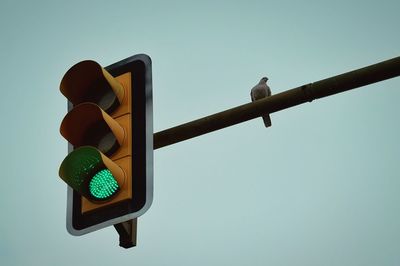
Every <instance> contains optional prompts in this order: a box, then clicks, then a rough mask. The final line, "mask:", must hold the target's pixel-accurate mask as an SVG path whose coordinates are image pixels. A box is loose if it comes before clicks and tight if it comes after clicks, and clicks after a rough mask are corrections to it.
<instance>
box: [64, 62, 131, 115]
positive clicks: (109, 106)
mask: <svg viewBox="0 0 400 266" xmlns="http://www.w3.org/2000/svg"><path fill="white" fill-rule="evenodd" d="M60 91H61V93H62V94H64V96H65V97H67V99H68V100H69V101H70V102H72V104H73V105H77V104H80V103H83V102H93V103H96V104H97V105H99V106H100V107H101V108H102V109H103V110H104V111H105V112H107V113H109V114H111V113H112V112H113V111H114V110H115V109H116V108H118V106H119V105H120V104H121V103H122V100H123V98H124V89H123V87H122V85H121V84H120V83H119V82H118V81H117V80H116V79H115V78H114V77H113V76H111V75H110V73H108V72H107V71H106V70H105V69H104V68H102V67H101V66H100V65H99V64H98V63H97V62H95V61H91V60H86V61H82V62H80V63H78V64H76V65H74V66H72V67H71V68H70V69H69V70H68V71H67V73H65V75H64V77H63V79H62V80H61V84H60Z"/></svg>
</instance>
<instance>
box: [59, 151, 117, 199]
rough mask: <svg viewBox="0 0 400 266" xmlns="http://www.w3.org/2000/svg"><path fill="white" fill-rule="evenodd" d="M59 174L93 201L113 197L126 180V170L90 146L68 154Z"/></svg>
mask: <svg viewBox="0 0 400 266" xmlns="http://www.w3.org/2000/svg"><path fill="white" fill-rule="evenodd" d="M59 176H60V177H61V179H63V180H64V181H65V182H66V183H67V184H68V185H69V186H70V187H72V188H73V189H74V190H76V191H77V192H78V193H80V194H81V195H82V196H84V197H86V198H87V199H88V200H91V201H101V200H107V199H110V198H112V197H113V196H114V195H115V194H116V193H118V191H119V190H120V189H121V187H122V186H123V185H124V182H125V173H124V171H123V170H122V169H121V168H120V167H119V166H118V165H116V164H115V163H114V162H113V161H111V160H110V159H109V158H108V157H106V156H105V155H104V154H102V153H101V152H100V151H99V150H97V149H95V148H93V147H90V146H83V147H80V148H78V149H76V150H74V151H73V152H71V153H70V154H68V156H67V157H66V158H65V159H64V161H63V162H62V163H61V166H60V170H59Z"/></svg>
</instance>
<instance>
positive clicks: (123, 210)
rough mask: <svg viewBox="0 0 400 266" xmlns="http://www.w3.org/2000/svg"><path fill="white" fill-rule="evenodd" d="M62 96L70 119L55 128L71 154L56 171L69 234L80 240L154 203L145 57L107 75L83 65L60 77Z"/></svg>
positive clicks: (120, 64) (105, 71)
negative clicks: (64, 195)
mask: <svg viewBox="0 0 400 266" xmlns="http://www.w3.org/2000/svg"><path fill="white" fill-rule="evenodd" d="M60 91H61V92H62V93H63V94H64V96H65V97H66V98H67V99H68V111H69V112H68V113H67V115H66V116H65V118H64V119H63V121H62V123H61V127H60V132H61V135H63V136H64V138H65V139H67V140H68V142H69V146H68V152H69V154H68V155H67V157H66V158H65V159H64V160H63V162H62V163H61V166H60V169H59V176H60V177H61V179H62V180H64V181H65V182H66V183H67V184H68V198H67V230H68V232H69V233H71V234H72V235H83V234H86V233H89V232H92V231H95V230H98V229H101V228H104V227H107V226H110V225H114V226H116V225H120V224H122V223H124V222H127V221H132V220H135V219H136V218H137V217H139V216H140V215H142V214H143V213H144V212H146V211H147V210H148V209H149V207H150V205H151V203H152V198H153V122H152V115H153V114H152V76H151V59H150V57H148V56H147V55H143V54H140V55H135V56H132V57H129V58H127V59H125V60H122V61H120V62H117V63H115V64H112V65H110V66H108V67H106V68H102V67H101V66H100V65H99V64H98V63H96V62H94V61H90V60H87V61H82V62H80V63H78V64H76V65H74V66H73V67H71V68H70V69H69V70H68V71H67V72H66V74H65V75H64V77H63V79H62V81H61V84H60ZM135 224H136V220H135ZM121 228H122V227H121V226H119V227H118V226H116V229H117V231H118V232H119V230H120V229H121ZM120 235H121V234H120Z"/></svg>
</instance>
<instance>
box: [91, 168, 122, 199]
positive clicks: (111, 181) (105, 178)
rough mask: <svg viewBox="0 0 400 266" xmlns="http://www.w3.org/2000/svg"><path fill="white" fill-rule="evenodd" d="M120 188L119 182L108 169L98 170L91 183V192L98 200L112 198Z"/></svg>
mask: <svg viewBox="0 0 400 266" xmlns="http://www.w3.org/2000/svg"><path fill="white" fill-rule="evenodd" d="M118 189H119V186H118V183H117V181H116V180H115V178H114V176H113V175H112V173H111V171H110V170H108V169H102V170H100V171H99V172H97V173H96V174H95V175H94V176H93V178H92V179H91V180H90V183H89V193H90V194H91V195H92V196H93V197H94V198H95V199H98V200H105V199H108V198H110V197H111V196H112V195H114V194H115V193H116V192H117V191H118Z"/></svg>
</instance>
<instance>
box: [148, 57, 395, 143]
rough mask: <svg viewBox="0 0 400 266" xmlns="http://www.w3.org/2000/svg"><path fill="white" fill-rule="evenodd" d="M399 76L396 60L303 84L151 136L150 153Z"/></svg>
mask: <svg viewBox="0 0 400 266" xmlns="http://www.w3.org/2000/svg"><path fill="white" fill-rule="evenodd" d="M399 75H400V57H395V58H393V59H390V60H387V61H383V62H380V63H377V64H374V65H370V66H367V67H364V68H360V69H357V70H353V71H350V72H347V73H344V74H341V75H337V76H334V77H330V78H327V79H323V80H320V81H317V82H314V83H310V84H306V85H303V86H300V87H297V88H294V89H291V90H287V91H284V92H281V93H278V94H275V95H272V96H271V97H268V98H264V99H262V100H258V101H255V102H252V103H247V104H243V105H240V106H237V107H235V108H232V109H228V110H226V111H223V112H219V113H216V114H213V115H210V116H206V117H203V118H200V119H197V120H194V121H191V122H188V123H185V124H182V125H179V126H176V127H172V128H169V129H166V130H163V131H160V132H157V133H155V134H154V149H158V148H162V147H165V146H168V145H171V144H174V143H177V142H180V141H184V140H187V139H190V138H194V137H197V136H200V135H203V134H206V133H209V132H212V131H216V130H219V129H222V128H225V127H229V126H232V125H235V124H239V123H242V122H245V121H247V120H250V119H254V118H256V117H259V116H261V115H263V114H267V113H274V112H277V111H280V110H283V109H286V108H290V107H293V106H296V105H299V104H302V103H305V102H311V101H313V100H315V99H319V98H323V97H327V96H330V95H333V94H336V93H340V92H344V91H347V90H351V89H355V88H358V87H361V86H365V85H368V84H371V83H375V82H379V81H382V80H386V79H390V78H394V77H397V76H399Z"/></svg>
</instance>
